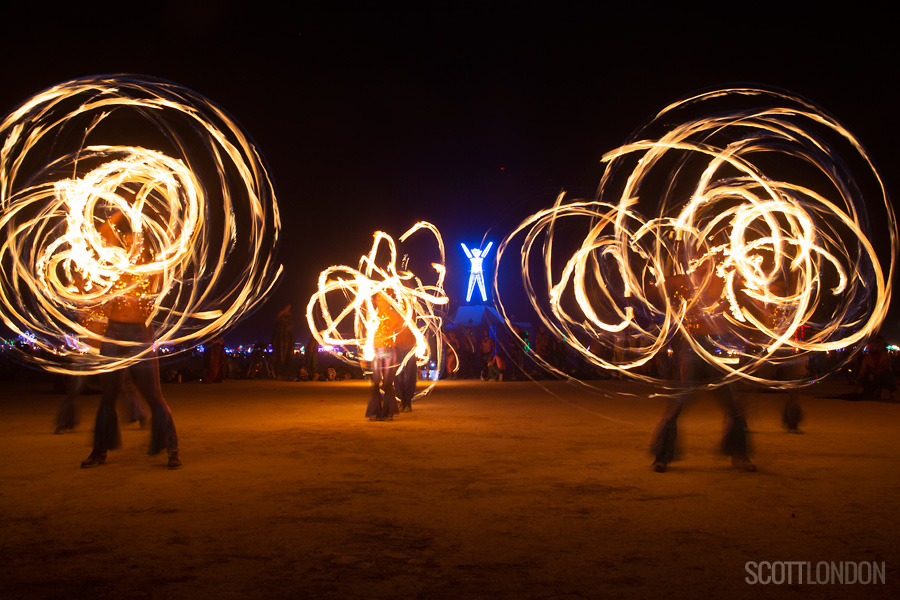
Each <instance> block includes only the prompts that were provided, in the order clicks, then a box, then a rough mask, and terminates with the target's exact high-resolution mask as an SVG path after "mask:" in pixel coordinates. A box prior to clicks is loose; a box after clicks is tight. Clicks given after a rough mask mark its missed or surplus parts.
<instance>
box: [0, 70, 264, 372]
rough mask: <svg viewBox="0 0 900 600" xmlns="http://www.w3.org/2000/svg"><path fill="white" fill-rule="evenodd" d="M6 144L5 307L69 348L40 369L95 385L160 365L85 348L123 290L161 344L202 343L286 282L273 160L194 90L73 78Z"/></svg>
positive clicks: (17, 321) (1, 283)
mask: <svg viewBox="0 0 900 600" xmlns="http://www.w3.org/2000/svg"><path fill="white" fill-rule="evenodd" d="M0 140H2V150H0V208H2V216H0V226H2V228H3V230H4V232H5V238H4V240H3V244H2V246H0V269H2V272H0V275H2V279H0V299H2V303H0V312H2V316H3V320H4V322H5V323H6V324H7V326H9V327H10V328H12V329H13V330H14V331H15V332H17V333H20V334H23V333H26V332H27V333H28V334H31V335H33V336H34V339H35V341H36V343H37V344H38V345H40V347H41V348H42V349H43V350H45V351H47V352H50V353H53V352H61V354H62V356H61V357H58V358H56V359H43V358H32V360H34V361H36V362H38V363H39V364H40V365H41V366H43V367H44V368H47V369H49V370H52V371H57V372H63V373H67V372H76V373H80V374H85V373H92V372H100V371H104V370H109V369H116V368H120V367H123V366H127V365H129V364H132V363H134V362H136V361H139V360H141V359H142V358H145V357H146V356H147V355H148V354H152V349H150V350H146V349H141V348H140V346H139V345H137V344H135V345H134V351H133V352H132V353H130V354H128V355H125V356H122V357H118V358H110V357H103V356H100V355H99V354H97V353H96V351H91V350H90V346H89V345H87V344H84V343H83V342H84V341H85V340H89V341H93V345H95V346H99V342H100V341H103V340H105V339H106V338H105V337H103V334H102V333H98V332H102V330H103V326H102V321H103V320H104V318H103V316H102V315H103V313H104V307H105V306H106V305H107V304H108V303H109V302H111V301H113V300H114V299H115V298H116V297H117V296H119V295H121V294H123V293H125V294H132V295H138V296H140V297H141V299H142V302H144V303H146V304H147V305H148V307H149V313H150V316H149V318H148V322H149V321H152V322H153V323H154V325H155V329H156V339H157V344H173V345H177V344H196V343H199V342H201V341H203V340H205V339H209V338H210V337H213V336H214V335H216V334H217V333H218V332H221V331H222V330H224V329H225V328H227V327H228V326H229V325H231V324H233V323H235V322H236V321H237V320H238V319H240V318H241V317H242V316H243V315H245V314H246V313H247V312H248V311H249V310H251V309H252V308H253V307H254V306H256V305H257V304H258V303H259V302H260V301H261V300H262V299H263V298H264V297H265V295H266V294H267V292H268V291H269V290H270V289H271V287H272V285H273V284H274V282H275V281H276V279H277V277H278V275H279V274H280V271H281V269H280V267H279V266H278V265H276V263H275V262H274V251H275V247H276V245H277V242H278V236H279V231H280V218H279V214H278V207H277V204H276V199H275V195H274V191H273V189H272V184H271V182H270V181H269V178H268V175H267V174H266V171H265V169H264V167H263V164H262V160H261V157H260V156H259V154H258V152H257V150H256V148H255V147H254V146H253V145H252V144H251V143H250V141H249V140H248V139H247V137H246V135H245V134H244V133H243V132H242V131H241V130H240V129H239V128H238V127H237V125H236V124H235V123H234V122H233V121H232V120H231V119H230V118H229V117H228V115H226V114H225V113H224V112H223V111H222V110H221V109H219V108H218V107H216V106H215V105H214V104H212V103H211V102H209V101H208V100H206V99H205V98H203V97H201V96H199V95H197V94H195V93H193V92H191V91H189V90H187V89H184V88H182V87H179V86H177V85H175V84H172V83H169V82H164V81H161V80H154V79H148V78H143V77H141V78H138V77H133V76H99V77H87V78H83V79H76V80H73V81H69V82H66V83H63V84H60V85H58V86H56V87H53V88H50V89H48V90H46V91H44V92H41V93H40V94H38V95H36V96H34V97H33V98H31V99H30V100H28V101H27V102H26V103H25V104H23V105H22V106H20V107H19V108H18V109H16V110H15V111H14V112H13V113H12V114H10V115H9V116H8V117H7V118H6V119H5V120H4V121H3V123H2V124H0ZM104 228H108V229H109V230H110V231H111V232H112V233H111V234H110V235H112V236H113V237H114V238H115V240H113V241H114V243H110V239H109V235H104V233H103V230H104ZM148 256H149V258H148ZM148 281H152V282H154V285H152V286H148V285H147V282H148ZM140 282H143V283H140ZM139 286H142V287H139ZM98 324H99V327H98V326H97V325H98ZM63 340H66V341H67V344H65V345H63V344H62V341H63ZM111 341H115V340H111ZM60 345H63V348H62V350H59V346H60ZM121 345H128V344H127V342H122V344H121ZM60 358H61V360H60ZM73 362H74V363H75V364H74V365H73V366H71V369H72V370H70V367H69V366H64V364H66V363H73Z"/></svg>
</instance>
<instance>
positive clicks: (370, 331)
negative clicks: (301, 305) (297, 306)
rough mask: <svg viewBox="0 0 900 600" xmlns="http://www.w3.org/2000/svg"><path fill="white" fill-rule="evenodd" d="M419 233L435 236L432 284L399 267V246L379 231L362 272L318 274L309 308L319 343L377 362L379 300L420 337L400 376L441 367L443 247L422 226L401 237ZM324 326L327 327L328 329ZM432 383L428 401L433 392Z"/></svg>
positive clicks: (341, 269)
mask: <svg viewBox="0 0 900 600" xmlns="http://www.w3.org/2000/svg"><path fill="white" fill-rule="evenodd" d="M417 232H422V233H423V234H424V233H430V234H431V235H432V236H433V238H434V242H433V243H434V250H435V251H436V256H437V257H439V260H438V262H434V263H432V264H431V269H433V271H434V272H433V273H431V275H430V279H429V280H430V281H432V283H431V284H425V283H423V281H422V279H421V278H420V277H419V276H417V275H416V274H415V273H413V272H412V271H409V270H407V269H406V268H405V265H401V267H400V268H398V265H397V245H396V243H395V242H394V239H393V238H392V237H391V236H389V235H387V234H386V233H383V232H381V231H377V232H375V239H374V241H373V243H372V249H371V250H370V251H369V254H368V255H365V256H363V257H361V258H360V259H359V267H358V268H356V269H354V268H353V267H349V266H343V265H341V266H332V267H328V268H327V269H325V270H324V271H322V273H321V274H320V275H319V287H318V291H317V292H316V293H315V294H313V296H312V297H311V298H310V300H309V304H308V305H307V307H306V319H307V321H308V323H309V330H310V331H311V332H312V333H313V335H314V336H315V337H316V339H317V340H318V342H319V343H320V344H324V345H333V346H341V347H342V348H344V349H345V350H348V351H349V352H350V354H349V355H343V356H341V358H343V359H344V360H346V361H347V362H350V363H353V364H358V363H359V362H361V361H371V360H372V359H373V358H374V355H375V350H374V341H375V332H376V330H377V328H378V324H379V319H378V311H377V310H376V307H375V297H376V296H379V295H380V296H381V297H382V299H383V300H384V301H386V302H388V303H389V304H390V306H391V307H392V308H393V309H394V311H396V312H397V314H398V315H400V317H401V318H402V320H403V327H405V328H407V329H409V331H410V332H411V333H412V334H413V336H414V337H415V348H414V349H412V350H410V351H409V352H408V353H407V354H406V356H402V357H397V358H398V360H399V363H400V366H399V368H398V371H397V372H398V373H399V372H400V371H402V370H403V369H408V368H415V366H416V365H419V366H424V365H427V364H428V363H430V362H432V361H434V362H435V364H437V365H441V364H442V352H443V350H442V345H443V344H442V343H441V337H440V336H441V324H442V319H441V317H440V316H439V315H438V314H437V313H436V311H435V309H436V307H438V306H441V305H444V304H447V303H448V301H449V300H448V298H447V295H446V294H445V293H444V275H445V266H444V258H445V254H444V242H443V240H442V238H441V234H440V232H439V231H438V230H437V228H436V227H435V226H434V225H432V224H430V223H426V222H420V223H417V224H416V225H414V226H413V227H412V228H410V229H409V230H408V231H407V232H406V233H404V234H403V235H402V236H400V242H401V243H402V242H405V241H407V240H409V239H410V238H411V236H412V235H413V234H415V233H417ZM323 324H324V325H323ZM434 384H435V382H434V381H432V383H431V386H429V387H428V388H427V389H426V390H425V391H423V392H421V393H419V394H417V397H418V396H423V395H425V394H427V393H428V392H429V391H431V389H432V388H433V387H434Z"/></svg>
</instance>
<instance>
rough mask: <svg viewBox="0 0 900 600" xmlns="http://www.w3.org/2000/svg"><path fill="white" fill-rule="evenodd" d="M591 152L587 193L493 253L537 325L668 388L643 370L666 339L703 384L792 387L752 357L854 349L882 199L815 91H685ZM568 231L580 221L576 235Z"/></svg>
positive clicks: (869, 329) (885, 205)
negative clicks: (514, 278)
mask: <svg viewBox="0 0 900 600" xmlns="http://www.w3.org/2000/svg"><path fill="white" fill-rule="evenodd" d="M748 105H752V106H749V107H748ZM602 162H603V163H605V165H606V167H605V171H604V174H603V177H602V179H601V183H600V186H599V188H598V192H597V197H596V199H595V200H593V201H580V202H567V201H565V198H564V194H560V195H559V197H558V198H557V201H556V203H555V204H554V206H552V207H551V208H548V209H546V210H543V211H541V212H538V213H536V214H534V215H532V216H531V217H529V218H528V219H526V220H525V221H523V222H522V223H521V224H520V225H519V226H518V228H516V229H515V231H513V232H512V233H511V234H509V235H508V236H507V237H506V239H504V240H503V242H502V243H501V244H500V246H499V248H498V251H497V259H496V260H497V264H498V269H497V273H499V272H500V265H501V261H502V260H503V259H504V258H506V259H507V262H508V261H509V257H510V256H511V255H512V258H513V260H514V259H515V257H516V256H518V258H519V261H518V264H517V265H516V268H519V269H520V270H521V273H522V280H523V285H524V288H525V290H526V293H527V295H528V297H529V300H530V302H531V305H532V306H533V307H534V309H535V310H536V311H537V313H538V315H539V317H540V319H541V321H542V322H543V324H544V325H545V326H547V328H548V329H550V330H551V331H552V332H553V333H554V334H555V335H556V336H557V337H558V338H559V339H563V340H565V341H566V343H567V344H568V345H569V346H570V347H571V348H573V349H574V350H575V351H576V352H578V353H579V354H580V355H581V356H582V357H583V358H585V359H586V360H588V361H589V362H590V363H592V364H594V365H596V366H598V367H601V368H603V369H610V370H614V371H617V372H619V373H621V374H623V375H627V376H629V377H631V378H635V379H638V380H641V381H645V382H647V383H650V384H653V385H656V386H661V387H679V384H678V382H677V381H673V379H672V378H666V377H663V376H660V377H654V376H650V375H648V374H646V373H645V372H644V369H643V368H642V367H645V365H648V364H650V363H651V361H655V360H658V359H664V358H665V356H666V354H667V353H668V350H669V348H670V343H671V342H672V340H673V338H674V337H675V336H676V335H678V334H680V335H682V336H684V337H685V338H686V339H687V341H688V342H689V343H690V346H691V348H693V350H694V351H695V352H696V353H697V354H698V355H700V356H701V357H702V358H703V359H704V360H705V361H706V362H708V363H710V364H713V365H715V366H716V367H717V368H718V370H719V371H720V372H721V378H720V380H719V381H717V382H715V383H714V384H713V385H721V384H725V383H729V382H731V381H734V380H736V379H745V380H752V381H754V382H757V383H761V384H765V385H769V386H773V387H789V386H793V385H801V384H804V383H808V380H803V381H789V382H785V381H775V380H771V379H768V378H767V377H766V376H765V375H764V372H765V370H764V366H765V365H771V364H778V363H786V362H791V361H797V360H802V359H804V358H808V357H810V356H812V355H813V354H814V353H819V352H826V351H832V350H839V349H844V348H852V347H855V346H857V345H859V344H860V342H862V341H864V340H865V339H867V338H868V337H870V336H872V335H873V334H874V333H875V332H877V330H878V328H879V327H880V325H881V323H882V322H883V320H884V318H885V316H886V314H887V309H888V307H889V305H890V299H891V291H892V280H893V270H894V260H895V257H896V256H897V228H896V221H895V219H894V213H893V208H892V205H891V203H890V200H889V198H888V195H887V192H886V190H885V188H884V184H883V182H882V179H881V177H880V175H879V174H878V172H877V170H876V169H875V167H874V165H873V163H872V161H871V159H870V158H869V156H868V154H867V153H866V151H865V149H864V148H863V146H862V144H861V143H860V142H859V141H858V140H857V139H856V138H855V137H854V136H853V135H852V134H851V133H850V132H849V131H848V130H847V129H845V128H844V127H843V126H842V125H841V124H840V123H839V122H838V121H836V120H835V119H834V118H832V117H831V116H829V115H827V114H826V113H825V112H824V111H823V110H821V109H820V108H818V107H816V106H815V105H813V104H812V103H810V102H808V101H806V100H803V99H801V98H797V97H794V96H791V95H789V94H786V93H782V92H776V91H767V90H759V89H744V88H732V89H724V90H718V91H715V92H710V93H706V94H700V95H697V96H694V97H692V98H688V99H686V100H683V101H680V102H676V103H674V104H672V105H670V106H668V107H666V108H665V109H664V110H663V111H661V112H660V113H659V114H658V115H656V117H655V118H654V119H653V120H652V121H651V122H650V123H649V124H648V125H647V126H645V127H644V128H643V129H641V130H640V131H639V132H638V133H637V134H635V135H634V137H633V138H632V141H630V142H629V143H626V144H625V145H623V146H621V147H620V148H617V149H615V150H613V151H611V152H608V153H607V154H606V155H605V156H604V157H603V159H602ZM870 213H871V214H870ZM647 214H649V215H650V216H649V217H645V216H644V215H647ZM573 227H580V228H581V229H580V231H586V232H587V233H586V235H585V234H578V236H579V237H578V238H577V239H580V240H581V242H580V246H579V245H578V242H577V240H573V237H572V233H571V231H572V230H573ZM560 231H564V232H565V233H564V234H563V233H560ZM581 236H583V237H581ZM875 237H877V239H880V240H883V241H882V244H881V247H879V248H878V249H876V243H875V242H874V241H873V239H874V238H875ZM572 241H575V244H574V246H570V245H569V242H572ZM888 243H889V246H890V252H889V253H888V252H884V251H883V250H884V247H886V246H887V245H888ZM517 250H519V251H517ZM877 250H882V252H881V254H880V255H879V252H878V251H877ZM498 281H499V280H498V277H497V276H496V275H495V278H494V290H495V298H497V303H498V308H499V309H500V311H501V313H502V314H503V316H504V318H506V320H507V322H509V318H508V316H507V313H506V308H505V306H504V304H503V301H502V295H501V291H502V290H501V289H500V286H499V283H498ZM801 330H802V332H803V335H802V336H801V335H799V333H800V332H801ZM710 331H715V335H712V336H707V335H698V332H704V333H709V332H710ZM850 355H852V353H850V352H848V357H847V359H848V360H849V357H850ZM536 359H537V360H538V362H540V363H541V364H542V365H543V366H544V367H545V368H548V369H550V370H554V371H555V370H556V369H554V368H553V367H552V366H551V365H549V364H548V363H547V361H546V360H545V357H536Z"/></svg>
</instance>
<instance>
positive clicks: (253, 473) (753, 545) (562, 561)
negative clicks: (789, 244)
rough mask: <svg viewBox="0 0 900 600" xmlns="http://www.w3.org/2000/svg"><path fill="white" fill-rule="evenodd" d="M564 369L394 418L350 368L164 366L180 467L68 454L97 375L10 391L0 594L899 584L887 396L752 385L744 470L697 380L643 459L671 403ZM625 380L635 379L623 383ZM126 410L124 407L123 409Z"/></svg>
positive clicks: (1, 446) (844, 588) (313, 594)
mask: <svg viewBox="0 0 900 600" xmlns="http://www.w3.org/2000/svg"><path fill="white" fill-rule="evenodd" d="M605 385H606V386H607V388H608V389H609V391H611V392H612V393H613V394H614V395H616V397H614V398H604V397H602V396H599V395H596V394H592V393H588V392H586V391H583V390H581V389H580V388H578V387H576V386H574V385H571V384H567V383H563V382H539V383H532V382H516V383H508V382H507V383H494V382H490V383H483V382H480V381H462V382H441V383H439V384H438V386H437V387H436V389H435V390H434V393H433V394H431V395H430V396H428V397H426V398H424V399H422V400H419V401H417V402H416V403H414V405H413V407H414V410H413V412H412V413H409V414H402V415H400V416H399V417H398V418H396V419H395V420H394V421H393V422H389V423H388V422H369V421H367V420H365V419H364V418H363V412H364V407H365V401H366V396H367V389H366V387H365V383H364V382H362V381H350V382H342V383H292V382H280V381H230V380H229V381H226V382H224V383H222V384H219V385H202V384H172V385H165V386H164V393H165V394H166V396H167V398H168V400H169V403H170V405H171V407H172V411H173V413H174V415H175V421H176V424H177V427H178V430H179V435H180V438H181V441H180V446H181V454H182V457H183V459H184V463H185V465H184V468H182V469H180V470H176V471H169V470H167V469H166V468H165V458H164V456H163V455H159V456H153V457H151V456H148V455H147V454H146V448H147V441H148V436H149V433H148V432H147V430H140V429H139V428H138V427H137V425H136V424H132V425H128V424H124V425H123V431H122V437H123V448H122V449H121V450H118V451H114V452H110V455H109V460H108V462H107V464H105V465H103V466H100V467H98V468H94V469H81V468H79V463H80V461H81V460H82V459H84V458H85V457H86V456H87V455H88V453H89V451H90V443H91V428H92V419H93V415H94V413H95V410H96V407H97V403H98V401H99V397H98V396H96V395H93V396H91V395H88V396H83V397H82V398H81V399H80V400H79V406H80V410H81V416H82V419H81V425H80V426H79V428H78V429H77V430H76V431H75V432H74V433H68V434H64V435H54V434H53V418H54V415H55V412H56V409H57V407H58V405H59V403H60V402H61V401H62V396H60V395H58V394H53V393H51V392H50V390H49V389H46V386H41V385H36V384H28V385H26V384H7V385H6V386H5V387H4V389H3V390H2V392H0V393H2V397H0V398H2V399H0V457H2V458H0V461H2V467H0V482H2V483H0V486H2V487H0V565H2V568H0V597H2V598H60V599H62V598H115V599H119V598H129V599H130V598H213V599H216V600H225V599H229V598H235V599H243V598H260V599H262V598H366V599H380V598H422V599H428V598H436V599H454V600H459V599H468V598H494V599H497V598H552V599H578V598H692V597H697V598H704V597H711V598H763V597H765V598H867V599H875V598H896V597H898V593H900V536H898V534H900V524H898V521H900V512H898V509H900V500H898V498H900V478H898V477H900V468H898V465H900V431H898V430H900V426H898V425H900V404H897V403H889V402H851V401H847V400H844V399H841V398H840V396H841V395H842V394H845V393H847V392H849V391H850V389H849V387H848V386H847V385H846V384H844V383H842V382H836V383H824V384H819V385H817V386H814V387H813V388H809V389H807V390H805V392H804V397H803V406H804V409H805V412H806V421H805V422H804V423H803V430H804V433H803V434H802V435H791V434H788V433H786V432H784V431H783V430H782V429H781V427H780V420H779V411H780V408H781V406H783V403H784V396H783V395H781V394H777V393H761V392H754V393H749V392H748V393H747V395H746V400H747V403H748V411H749V422H750V428H751V430H752V443H753V446H754V452H753V455H752V457H753V460H754V462H756V464H757V465H758V466H759V471H758V472H757V473H746V472H742V471H737V470H735V469H732V468H731V466H730V463H729V462H728V460H727V459H725V458H724V457H722V456H720V455H718V454H717V453H716V445H717V442H718V438H719V433H720V430H721V421H722V414H721V410H720V409H719V407H718V406H716V404H715V402H714V401H713V400H712V399H711V398H697V399H695V400H694V401H693V402H692V403H691V404H690V405H689V407H688V409H686V411H685V412H684V413H683V414H682V417H681V419H680V421H679V426H680V430H679V431H680V434H681V439H682V441H683V444H682V448H683V459H682V460H681V461H679V462H676V463H673V464H672V466H671V469H670V471H669V472H667V473H664V474H659V473H654V472H652V471H651V470H650V462H651V458H650V456H649V455H648V452H647V446H648V441H649V439H650V435H651V433H652V431H653V428H654V425H655V424H656V421H657V419H658V418H659V415H660V414H661V412H662V408H663V404H664V401H663V400H662V399H660V398H649V397H647V395H646V394H645V393H643V391H642V390H641V389H640V388H638V387H637V386H635V385H633V384H627V383H622V382H609V383H607V384H605ZM626 392H629V393H633V394H636V395H635V396H633V397H627V396H625V395H624V393H626ZM120 412H122V411H120ZM748 561H753V562H756V563H761V562H763V561H768V562H775V561H804V562H806V561H809V562H811V563H812V565H813V568H815V565H816V564H817V563H819V562H820V561H827V562H829V563H830V562H835V563H839V562H841V561H852V562H855V563H860V562H864V561H865V562H872V561H875V562H876V563H877V564H879V565H880V564H881V563H884V565H885V568H886V575H885V583H883V584H882V583H880V582H879V583H878V584H868V585H865V584H859V583H856V584H850V585H848V584H837V583H835V584H823V585H818V584H816V585H808V584H806V583H804V584H797V583H796V580H795V581H794V583H792V584H787V583H783V584H780V585H779V584H774V583H772V584H768V585H762V584H759V583H757V584H750V583H748V582H747V578H748V577H749V575H748V571H747V567H746V565H747V563H748Z"/></svg>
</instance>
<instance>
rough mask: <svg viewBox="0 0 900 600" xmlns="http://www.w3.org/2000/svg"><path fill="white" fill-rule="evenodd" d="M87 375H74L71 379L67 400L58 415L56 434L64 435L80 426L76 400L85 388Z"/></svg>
mask: <svg viewBox="0 0 900 600" xmlns="http://www.w3.org/2000/svg"><path fill="white" fill-rule="evenodd" d="M86 378H87V376H86V375H72V376H70V377H69V389H68V392H67V393H66V399H65V400H63V403H62V406H60V407H59V412H58V413H57V414H56V431H54V433H63V432H65V431H66V430H67V429H75V426H76V425H77V424H78V410H77V409H76V408H75V398H77V397H78V396H79V395H80V394H81V390H82V389H83V388H84V381H85V379H86Z"/></svg>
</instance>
